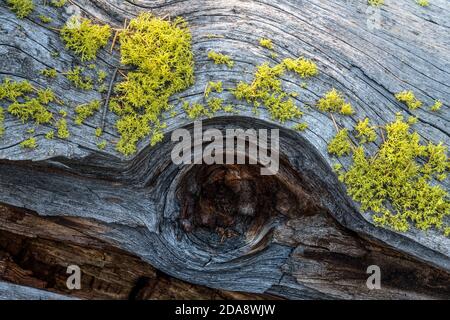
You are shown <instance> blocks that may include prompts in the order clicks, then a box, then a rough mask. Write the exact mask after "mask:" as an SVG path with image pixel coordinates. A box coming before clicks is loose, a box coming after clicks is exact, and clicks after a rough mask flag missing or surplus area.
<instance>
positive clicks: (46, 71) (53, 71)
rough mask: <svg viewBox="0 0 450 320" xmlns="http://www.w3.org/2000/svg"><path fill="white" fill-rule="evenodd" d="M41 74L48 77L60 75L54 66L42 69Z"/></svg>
mask: <svg viewBox="0 0 450 320" xmlns="http://www.w3.org/2000/svg"><path fill="white" fill-rule="evenodd" d="M41 74H42V75H43V76H45V77H47V78H56V77H57V76H58V72H57V71H56V69H53V68H47V69H43V70H41Z"/></svg>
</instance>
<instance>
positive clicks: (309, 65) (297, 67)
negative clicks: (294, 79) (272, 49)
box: [283, 57, 318, 78]
mask: <svg viewBox="0 0 450 320" xmlns="http://www.w3.org/2000/svg"><path fill="white" fill-rule="evenodd" d="M283 64H284V65H285V66H286V68H287V69H288V70H291V71H294V72H295V73H297V74H298V75H299V76H300V77H301V78H307V77H313V76H315V75H317V73H318V70H317V65H316V64H315V63H314V62H312V61H311V60H308V59H305V58H303V57H300V58H297V59H292V58H286V59H284V60H283Z"/></svg>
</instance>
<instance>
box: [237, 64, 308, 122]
mask: <svg viewBox="0 0 450 320" xmlns="http://www.w3.org/2000/svg"><path fill="white" fill-rule="evenodd" d="M284 72H285V67H284V65H283V64H279V65H276V66H274V67H271V66H269V64H268V63H264V64H262V65H260V66H258V68H257V70H256V73H255V77H254V79H253V82H252V83H250V84H248V83H245V82H243V81H241V82H239V83H238V84H237V86H236V88H235V89H234V90H233V91H232V92H233V94H234V95H235V97H236V98H237V99H239V100H246V101H247V102H249V103H252V104H253V105H254V107H255V108H257V107H259V106H260V105H264V106H265V107H266V108H267V109H268V111H269V113H270V114H271V116H272V118H273V119H276V120H278V121H280V122H285V121H286V120H292V119H294V118H298V117H301V115H302V112H301V111H300V110H299V109H298V108H297V106H296V105H295V103H294V100H293V99H292V98H291V97H290V95H289V94H288V93H286V92H284V91H283V89H282V86H281V80H280V78H279V77H280V76H281V75H283V73H284Z"/></svg>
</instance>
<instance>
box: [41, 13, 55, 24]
mask: <svg viewBox="0 0 450 320" xmlns="http://www.w3.org/2000/svg"><path fill="white" fill-rule="evenodd" d="M39 20H41V21H42V23H50V22H52V21H53V19H52V18H50V17H47V16H44V15H43V14H41V15H40V16H39Z"/></svg>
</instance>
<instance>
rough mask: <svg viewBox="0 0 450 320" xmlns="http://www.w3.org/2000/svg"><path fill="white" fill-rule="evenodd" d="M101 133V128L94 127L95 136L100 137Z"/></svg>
mask: <svg viewBox="0 0 450 320" xmlns="http://www.w3.org/2000/svg"><path fill="white" fill-rule="evenodd" d="M102 134H103V130H102V128H96V129H95V136H96V137H97V138H100V137H101V136H102Z"/></svg>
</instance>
